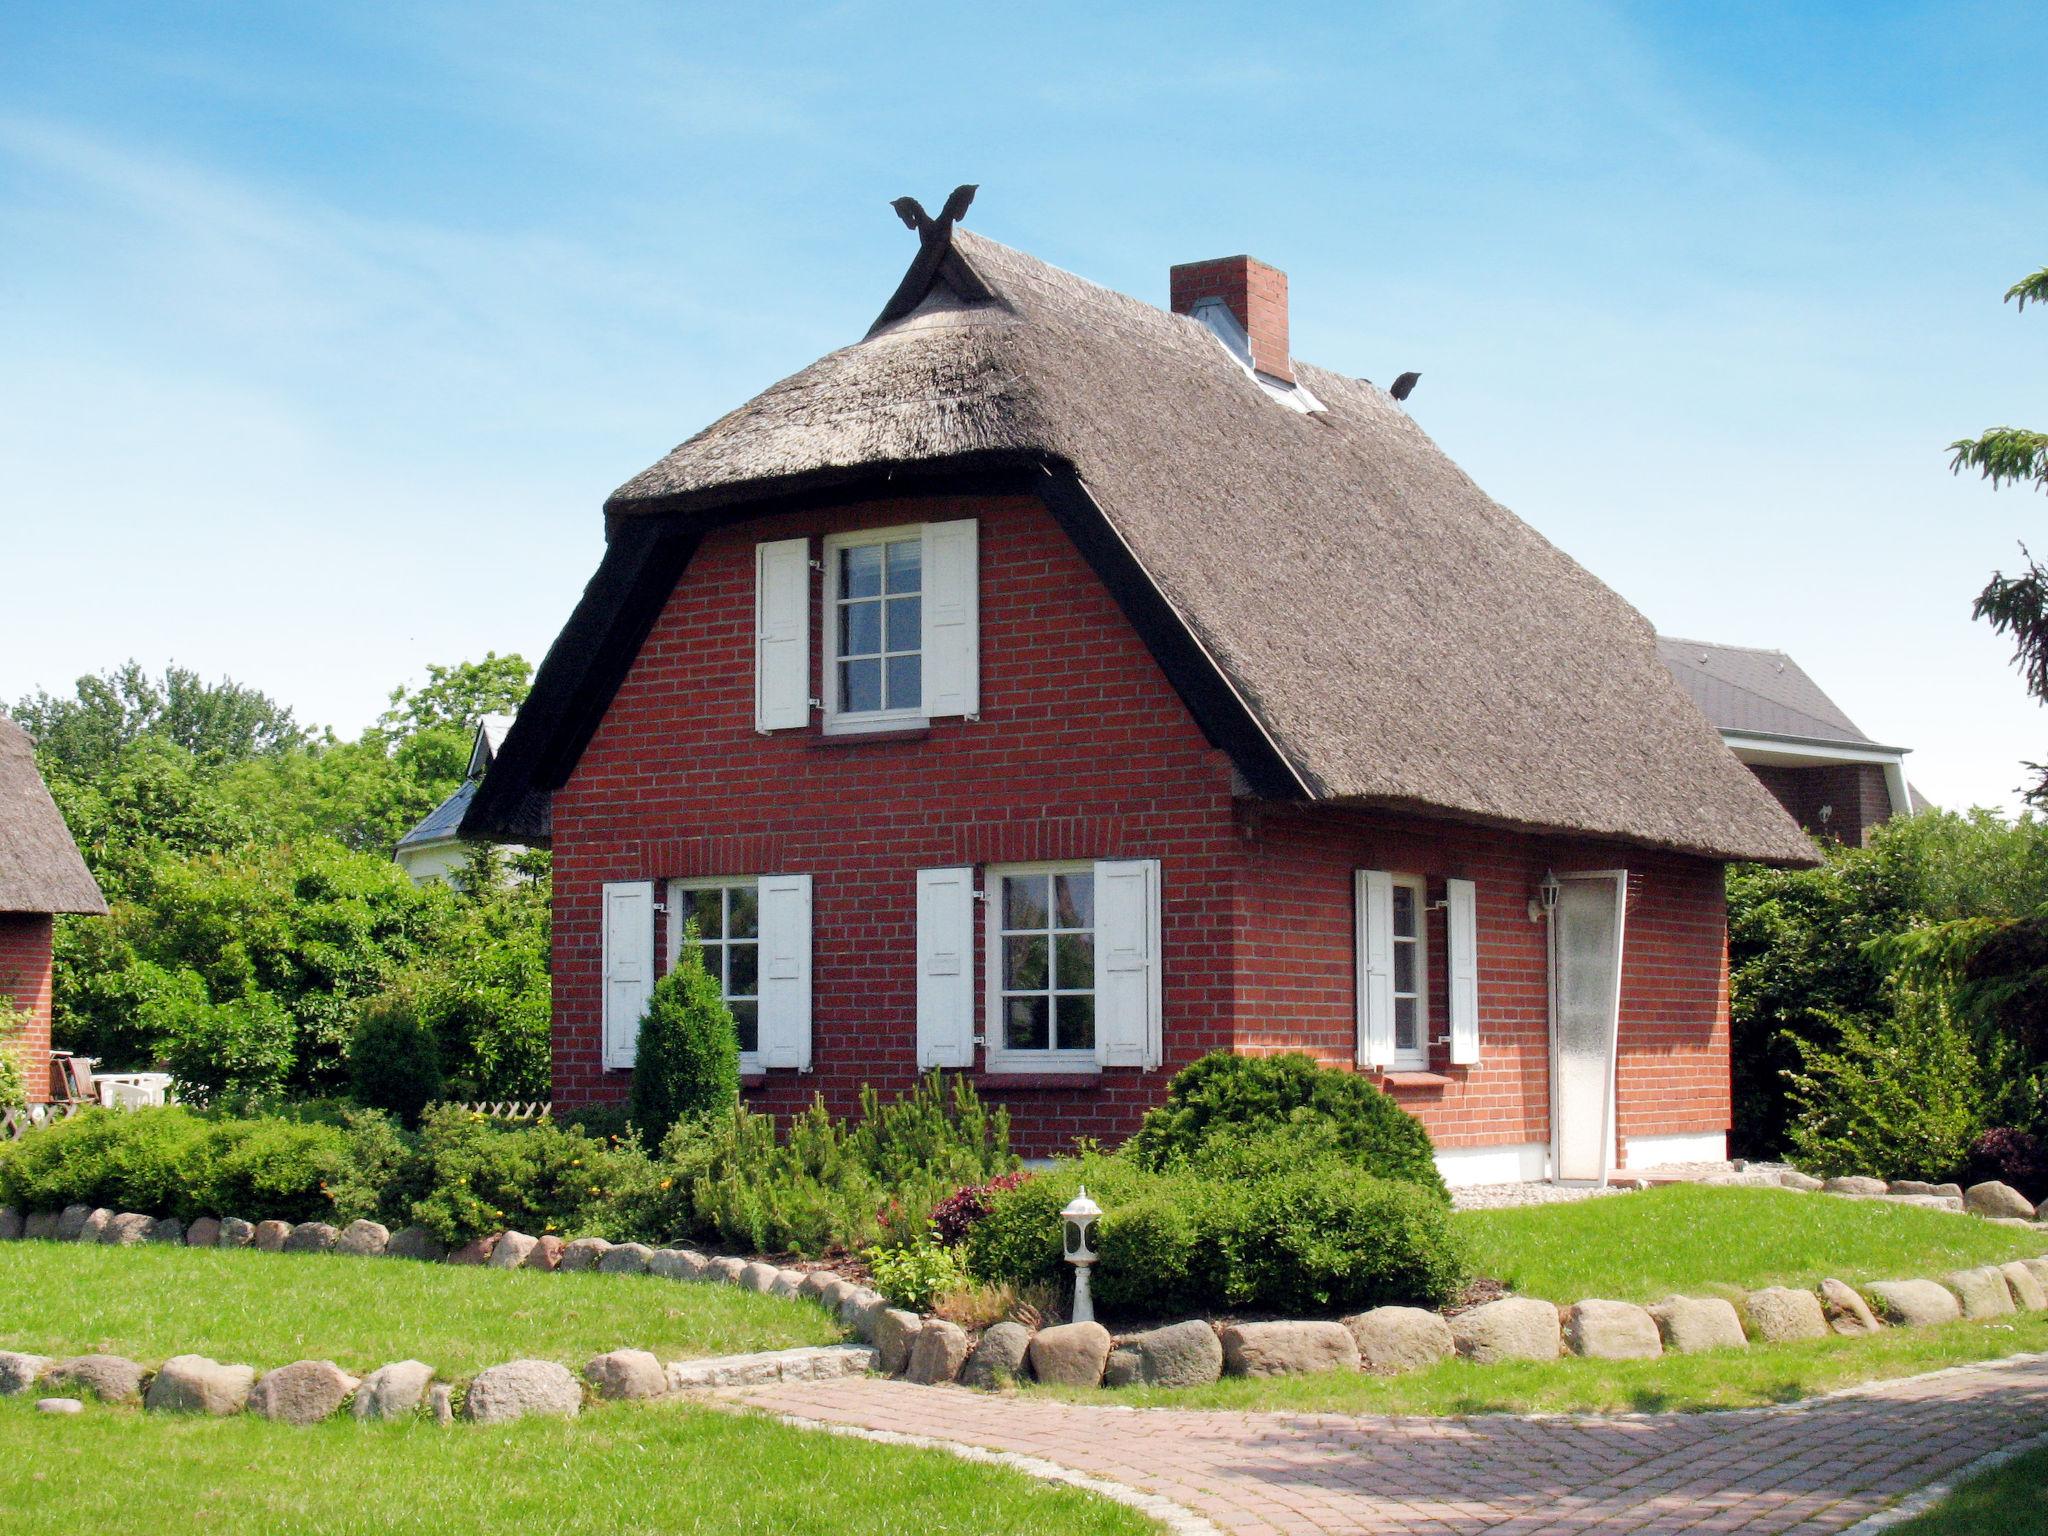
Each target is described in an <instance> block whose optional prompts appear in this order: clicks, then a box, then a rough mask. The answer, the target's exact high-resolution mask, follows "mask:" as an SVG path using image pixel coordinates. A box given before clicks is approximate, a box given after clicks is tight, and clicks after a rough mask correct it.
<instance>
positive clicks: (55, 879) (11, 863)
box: [0, 715, 107, 913]
mask: <svg viewBox="0 0 2048 1536" xmlns="http://www.w3.org/2000/svg"><path fill="white" fill-rule="evenodd" d="M106 910H107V901H106V898H105V897H104V896H102V895H101V894H100V888H99V883H98V882H97V881H95V880H94V879H93V877H92V873H91V871H90V870H88V869H87V868H86V867H85V860H84V859H83V858H81V857H80V856H79V853H78V844H76V843H75V842H73V841H72V840H71V829H70V828H69V827H67V826H65V825H64V818H63V817H62V816H61V815H59V814H58V812H57V803H56V802H55V801H54V800H52V799H51V798H50V790H49V786H48V785H46V784H45V783H43V776H42V774H41V773H39V772H38V771H37V770H36V748H35V743H34V742H32V741H31V740H29V735H28V732H26V731H24V730H23V729H22V728H21V727H20V726H18V725H16V724H15V723H14V722H13V721H12V720H10V719H8V718H7V716H5V715H0V912H91V913H100V912H105V911H106Z"/></svg>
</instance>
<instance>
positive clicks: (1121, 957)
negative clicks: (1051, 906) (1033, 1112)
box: [1095, 859, 1161, 1067]
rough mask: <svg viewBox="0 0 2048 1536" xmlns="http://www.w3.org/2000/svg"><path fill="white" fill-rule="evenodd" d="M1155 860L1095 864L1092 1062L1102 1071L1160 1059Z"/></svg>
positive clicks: (1150, 1063) (1149, 1064) (1152, 1063)
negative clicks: (1093, 1044) (1093, 1046)
mask: <svg viewBox="0 0 2048 1536" xmlns="http://www.w3.org/2000/svg"><path fill="white" fill-rule="evenodd" d="M1159 1013H1160V1010H1159V861H1158V860H1157V859H1112V860H1104V861H1103V862H1102V863H1099V864H1097V865H1096V866H1095V1059H1096V1060H1097V1061H1098V1062H1100V1063H1101V1064H1102V1065H1103V1066H1105V1067H1156V1066H1158V1065H1159V1061H1160V1046H1161V1041H1160V1016H1159Z"/></svg>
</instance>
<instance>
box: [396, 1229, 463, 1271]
mask: <svg viewBox="0 0 2048 1536" xmlns="http://www.w3.org/2000/svg"><path fill="white" fill-rule="evenodd" d="M384 1254H385V1257H386V1258H392V1259H418V1260H420V1261H421V1262H423V1263H427V1264H438V1263H440V1262H441V1261H442V1260H443V1259H444V1258H446V1257H447V1256H448V1245H447V1244H446V1243H444V1242H442V1241H441V1239H440V1238H438V1237H436V1236H434V1234H433V1233H431V1232H429V1231H428V1230H427V1229H426V1228H425V1227H400V1228H399V1229H398V1230H397V1231H396V1232H394V1233H392V1234H391V1241H390V1242H389V1243H387V1244H385V1245H384Z"/></svg>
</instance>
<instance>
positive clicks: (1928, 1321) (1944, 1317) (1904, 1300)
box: [1863, 1280, 1963, 1328]
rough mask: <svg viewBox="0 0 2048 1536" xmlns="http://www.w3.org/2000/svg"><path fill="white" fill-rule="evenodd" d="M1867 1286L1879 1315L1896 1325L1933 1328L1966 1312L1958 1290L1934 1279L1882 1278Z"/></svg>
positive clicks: (1872, 1303)
mask: <svg viewBox="0 0 2048 1536" xmlns="http://www.w3.org/2000/svg"><path fill="white" fill-rule="evenodd" d="M1863 1289H1864V1291H1865V1292H1866V1293H1867V1294H1868V1295H1869V1297H1870V1304H1871V1306H1872V1307H1873V1308H1875V1309H1876V1311H1877V1313H1878V1315H1879V1316H1881V1317H1882V1318H1883V1319H1884V1320H1885V1321H1886V1322H1888V1323H1891V1324H1892V1325H1894V1326H1895V1327H1899V1328H1931V1327H1933V1326H1934V1325H1935V1324H1937V1323H1952V1322H1954V1321H1955V1320H1956V1319H1957V1318H1959V1317H1961V1316H1962V1315H1963V1304H1962V1303H1961V1302H1960V1301H1958V1300H1956V1293H1955V1292H1954V1291H1951V1290H1950V1289H1949V1288H1948V1287H1947V1286H1944V1285H1936V1284H1935V1283H1934V1282H1933V1281H1932V1280H1878V1281H1874V1282H1873V1283H1871V1284H1869V1285H1866V1286H1865V1287H1864V1288H1863Z"/></svg>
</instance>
